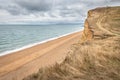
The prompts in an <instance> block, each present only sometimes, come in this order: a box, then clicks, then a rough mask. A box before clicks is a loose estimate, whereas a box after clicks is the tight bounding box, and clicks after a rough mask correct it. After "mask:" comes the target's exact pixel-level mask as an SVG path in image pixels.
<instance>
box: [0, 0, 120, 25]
mask: <svg viewBox="0 0 120 80" xmlns="http://www.w3.org/2000/svg"><path fill="white" fill-rule="evenodd" d="M104 6H120V0H0V24H6V23H8V24H9V23H10V24H11V23H13V24H14V23H18V24H24V23H25V24H26V23H32V24H36V23H54V22H64V23H65V22H80V21H82V20H84V19H85V18H86V16H87V11H88V10H90V9H94V8H96V7H104Z"/></svg>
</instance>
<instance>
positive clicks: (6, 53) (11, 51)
mask: <svg viewBox="0 0 120 80" xmlns="http://www.w3.org/2000/svg"><path fill="white" fill-rule="evenodd" d="M81 31H83V29H81V30H77V31H74V32H70V33H67V34H64V35H61V36H58V37H53V38H49V39H46V40H43V41H40V42H36V43H32V44H28V45H26V46H23V47H21V48H18V49H14V50H8V51H5V52H2V53H0V57H2V56H6V55H9V54H12V53H15V52H18V51H21V50H25V49H27V48H31V47H34V46H37V45H40V44H43V43H46V42H49V41H52V40H56V39H59V38H61V37H65V36H68V35H70V34H74V33H76V32H81Z"/></svg>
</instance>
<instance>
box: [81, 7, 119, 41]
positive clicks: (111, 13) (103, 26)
mask: <svg viewBox="0 0 120 80" xmlns="http://www.w3.org/2000/svg"><path fill="white" fill-rule="evenodd" d="M106 35H107V36H108V35H120V6H117V7H102V8H96V9H93V10H89V11H88V16H87V19H86V20H85V23H84V31H83V36H82V40H83V41H85V40H91V39H93V37H96V38H97V37H104V36H106Z"/></svg>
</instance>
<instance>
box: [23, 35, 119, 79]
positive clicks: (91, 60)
mask: <svg viewBox="0 0 120 80" xmlns="http://www.w3.org/2000/svg"><path fill="white" fill-rule="evenodd" d="M24 80H120V37H116V36H107V37H104V38H101V37H99V38H95V39H94V40H92V41H87V42H84V43H77V44H74V45H73V47H72V50H71V52H69V55H68V56H67V57H66V59H65V60H64V62H63V63H62V64H56V65H54V66H53V67H50V68H44V69H40V70H39V72H38V73H36V74H33V75H31V76H28V77H27V78H25V79H24Z"/></svg>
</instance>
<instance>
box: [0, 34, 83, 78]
mask: <svg viewBox="0 0 120 80" xmlns="http://www.w3.org/2000/svg"><path fill="white" fill-rule="evenodd" d="M81 34H82V32H76V33H73V34H70V35H67V36H64V37H61V38H58V39H55V40H51V41H48V42H46V43H42V44H39V45H36V46H33V47H31V48H27V49H24V50H21V51H18V52H14V53H11V54H8V55H5V56H0V80H22V79H23V78H24V77H26V76H28V75H30V74H32V73H36V72H37V71H38V70H39V69H40V68H44V67H48V66H52V65H54V64H55V63H61V62H62V61H63V60H64V58H65V57H66V55H67V54H68V51H69V50H70V46H71V45H72V44H74V43H77V42H78V41H79V39H80V37H81Z"/></svg>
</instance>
